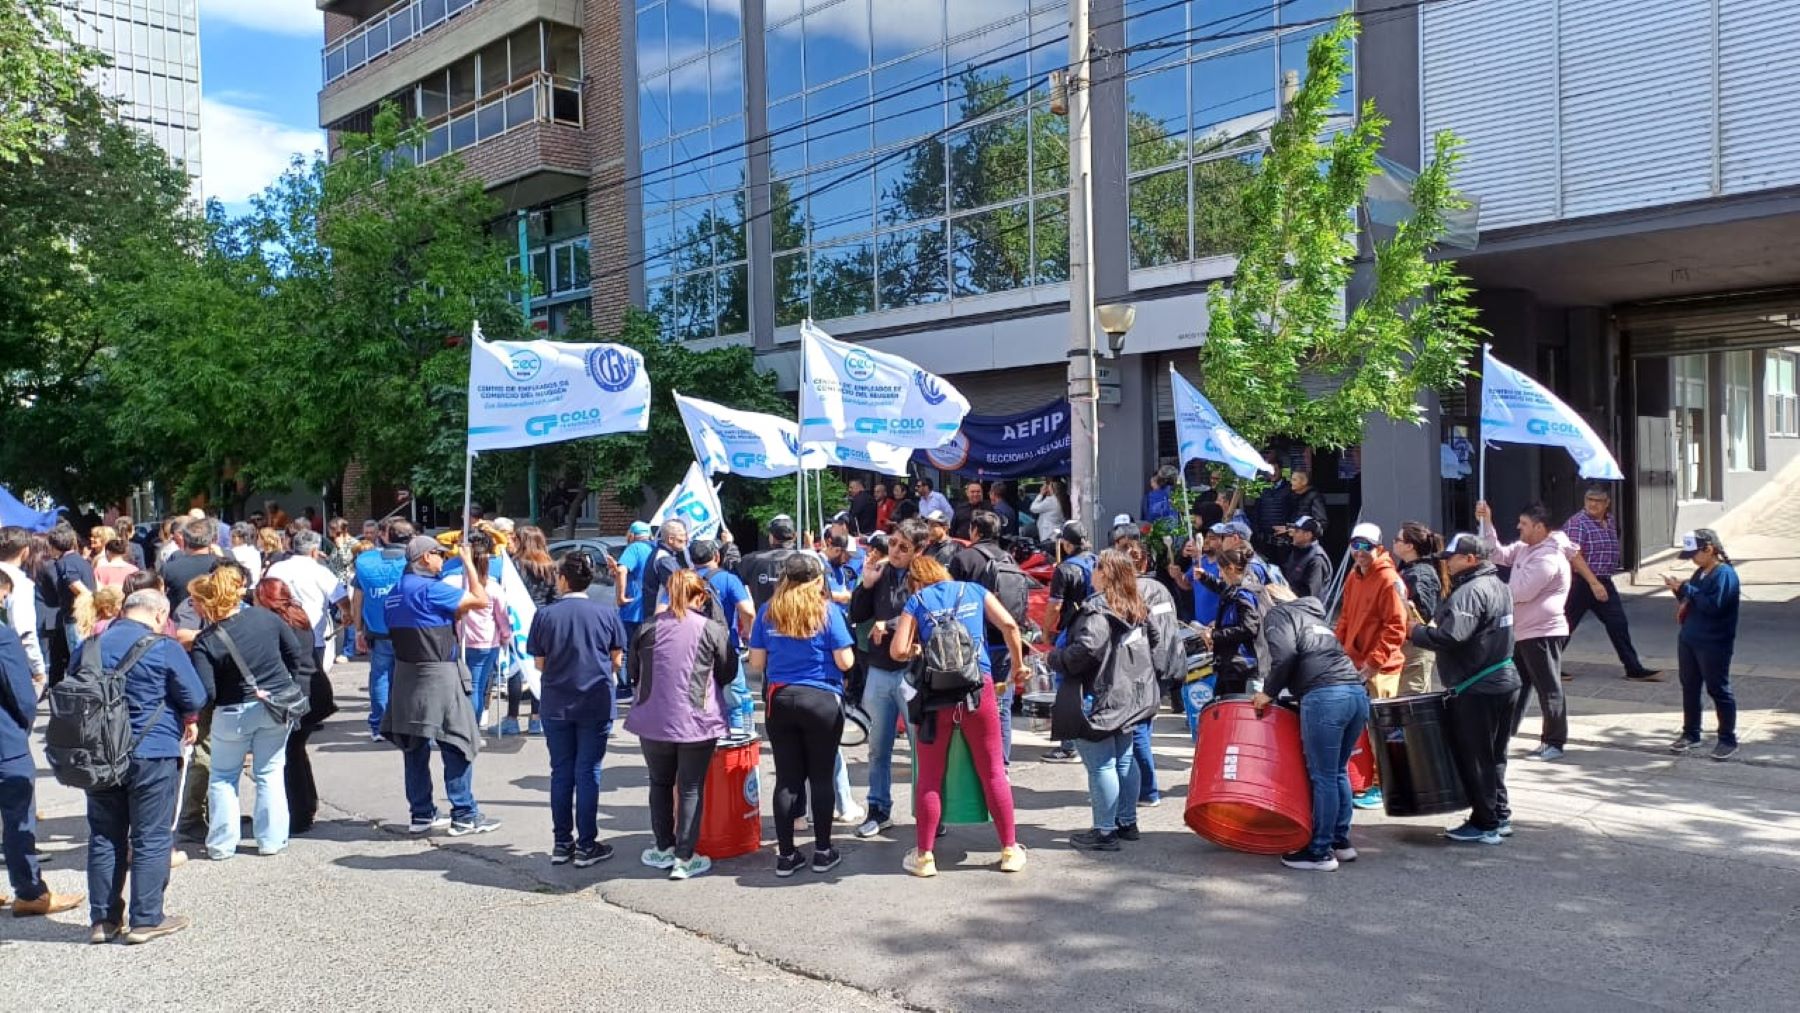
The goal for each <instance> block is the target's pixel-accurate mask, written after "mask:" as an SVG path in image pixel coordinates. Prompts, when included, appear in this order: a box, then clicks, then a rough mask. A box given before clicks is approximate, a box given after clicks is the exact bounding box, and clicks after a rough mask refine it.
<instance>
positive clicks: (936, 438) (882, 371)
mask: <svg viewBox="0 0 1800 1013" xmlns="http://www.w3.org/2000/svg"><path fill="white" fill-rule="evenodd" d="M800 356H801V359H802V369H803V374H802V375H803V376H804V378H805V379H804V382H802V383H801V385H800V438H801V439H802V440H805V441H807V442H809V443H811V442H815V441H816V442H820V443H835V442H837V441H839V440H844V439H851V440H855V441H857V445H858V446H860V445H861V442H862V441H866V440H871V439H873V440H878V441H880V442H882V443H886V444H888V445H890V446H894V447H924V448H927V449H929V448H931V447H936V446H941V445H943V444H945V443H948V442H949V441H950V440H951V439H953V438H954V437H955V436H956V431H957V430H958V429H960V428H962V420H963V416H964V415H967V414H968V413H969V402H968V399H967V398H965V397H963V396H962V394H961V392H959V391H958V390H957V389H956V388H955V387H952V386H951V385H950V384H949V383H948V382H947V381H945V380H944V378H943V377H940V376H937V375H936V374H933V373H928V372H926V371H925V370H923V369H920V368H919V367H918V366H916V365H914V364H913V363H911V362H908V361H907V360H905V359H902V358H901V357H899V356H898V355H890V354H888V353H886V352H877V351H872V350H870V349H867V348H863V347H861V346H859V345H852V344H848V343H846V342H842V341H838V340H837V339H836V338H833V337H832V336H831V335H829V334H826V333H825V332H824V331H821V330H819V329H818V328H817V327H814V326H813V324H812V321H810V320H808V321H806V322H804V323H802V324H801V325H800Z"/></svg>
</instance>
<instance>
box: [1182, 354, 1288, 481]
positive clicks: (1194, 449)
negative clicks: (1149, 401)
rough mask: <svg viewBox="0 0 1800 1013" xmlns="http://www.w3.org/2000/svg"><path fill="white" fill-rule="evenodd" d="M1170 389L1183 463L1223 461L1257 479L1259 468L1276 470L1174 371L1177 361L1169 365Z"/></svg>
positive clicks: (1240, 472) (1238, 472)
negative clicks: (1173, 400)
mask: <svg viewBox="0 0 1800 1013" xmlns="http://www.w3.org/2000/svg"><path fill="white" fill-rule="evenodd" d="M1169 389H1170V392H1171V393H1172V394H1174V398H1175V441H1176V443H1178V444H1179V445H1180V448H1181V449H1180V457H1181V463H1182V464H1183V465H1186V464H1187V463H1188V462H1189V461H1192V460H1194V459H1195V458H1199V459H1200V460H1203V461H1222V462H1224V463H1225V464H1226V465H1228V466H1229V467H1230V468H1231V470H1232V471H1233V472H1235V473H1236V474H1237V475H1238V477H1239V478H1255V477H1256V473H1257V472H1259V471H1270V472H1272V471H1274V470H1275V466H1274V465H1272V464H1270V463H1269V462H1267V461H1265V460H1263V456H1262V455H1261V454H1259V453H1257V451H1256V448H1255V447H1252V446H1251V445H1250V442H1249V441H1248V440H1246V439H1244V438H1243V437H1242V436H1239V435H1238V434H1237V431H1236V430H1234V429H1232V428H1231V427H1230V426H1228V425H1226V424H1225V420H1224V419H1222V418H1220V417H1219V410H1218V409H1217V408H1214V407H1213V406H1212V402H1211V401H1208V400H1207V399H1206V395H1204V394H1202V393H1200V391H1199V390H1198V389H1196V388H1195V387H1194V385H1193V384H1191V383H1189V382H1187V378H1186V377H1184V376H1182V375H1181V374H1180V373H1177V372H1175V365H1174V363H1170V364H1169Z"/></svg>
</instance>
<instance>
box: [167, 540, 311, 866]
mask: <svg viewBox="0 0 1800 1013" xmlns="http://www.w3.org/2000/svg"><path fill="white" fill-rule="evenodd" d="M188 594H189V596H190V597H192V599H193V601H194V606H195V607H196V608H197V609H199V611H200V615H201V616H202V618H204V619H205V620H206V622H207V627H206V629H205V630H203V631H202V632H201V633H200V636H199V638H198V639H196V640H195V641H194V647H193V654H192V657H193V662H194V670H195V671H196V672H198V673H199V675H200V681H201V682H202V683H204V684H205V686H206V688H207V691H208V695H209V696H211V698H212V699H213V701H214V706H213V720H212V770H211V773H210V774H209V776H208V780H207V785H206V801H207V813H208V819H207V826H206V854H207V856H208V857H209V858H212V859H213V860H214V861H224V860H226V859H229V858H231V857H233V856H234V855H236V854H237V849H238V838H239V825H238V779H239V778H240V777H241V776H242V774H243V770H244V758H245V757H246V756H249V757H251V758H252V759H253V763H252V767H251V777H252V780H253V781H254V782H255V784H256V810H255V814H254V817H253V822H252V827H253V829H254V831H255V834H256V850H257V852H258V853H259V854H262V855H279V854H281V853H282V852H283V851H284V850H286V849H287V845H288V829H289V820H288V804H287V787H286V785H285V784H284V782H283V768H284V767H285V766H286V753H285V749H286V746H287V739H288V731H289V723H288V721H287V719H286V717H285V716H283V717H280V718H278V717H276V716H275V715H274V714H273V713H272V712H271V711H270V709H269V702H270V700H271V698H272V695H273V694H276V693H281V692H284V691H286V690H288V689H289V687H291V686H293V685H294V684H295V683H296V680H295V677H294V673H296V672H307V671H310V667H311V665H312V644H311V642H310V641H302V640H301V638H300V635H299V634H298V633H297V632H296V631H295V630H294V629H293V628H292V627H291V626H289V625H288V624H287V623H284V622H282V620H281V618H280V617H279V616H277V615H276V614H275V613H273V612H270V611H269V610H268V609H260V608H245V607H244V571H243V568H242V567H239V566H235V565H230V564H227V565H224V566H220V567H219V568H218V569H216V570H214V571H212V572H211V573H208V574H205V575H203V576H200V577H196V578H195V579H194V580H192V581H190V582H189V583H188ZM300 688H301V689H302V690H304V689H305V688H306V686H305V684H304V683H302V684H300Z"/></svg>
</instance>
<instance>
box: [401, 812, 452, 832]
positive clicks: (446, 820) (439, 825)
mask: <svg viewBox="0 0 1800 1013" xmlns="http://www.w3.org/2000/svg"><path fill="white" fill-rule="evenodd" d="M449 825H450V817H448V816H431V817H428V818H426V819H419V818H417V817H414V818H413V821H412V822H411V823H410V824H408V825H407V827H406V832H407V833H409V834H428V833H431V832H432V831H433V830H442V829H444V828H445V827H447V826H449Z"/></svg>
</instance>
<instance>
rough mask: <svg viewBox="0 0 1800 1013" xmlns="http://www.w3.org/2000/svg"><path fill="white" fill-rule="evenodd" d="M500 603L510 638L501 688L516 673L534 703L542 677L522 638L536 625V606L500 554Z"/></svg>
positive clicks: (508, 559) (506, 558)
mask: <svg viewBox="0 0 1800 1013" xmlns="http://www.w3.org/2000/svg"><path fill="white" fill-rule="evenodd" d="M500 602H501V605H502V606H504V607H505V609H506V623H507V626H508V627H509V628H510V629H511V631H512V635H511V636H510V637H508V638H507V642H506V655H505V662H504V663H503V664H502V665H501V666H500V672H501V674H502V675H503V676H505V678H503V679H500V680H499V682H500V683H501V684H502V685H504V684H505V682H506V680H507V679H510V678H512V676H513V675H514V674H515V673H516V674H518V675H519V676H520V678H522V679H523V680H524V682H525V688H527V689H529V690H531V695H532V697H533V698H534V699H535V698H537V697H538V696H539V694H540V693H541V692H542V689H541V688H540V683H541V681H542V679H543V673H542V672H539V671H538V667H537V662H536V661H533V660H532V657H531V654H530V652H528V651H526V650H525V638H526V635H527V634H529V633H530V632H531V624H532V623H533V622H536V621H537V603H536V602H534V601H532V600H531V591H530V590H529V589H528V588H526V586H525V578H524V577H523V576H521V575H520V574H519V568H518V567H517V566H514V565H513V561H512V557H510V556H509V555H507V554H506V553H504V552H502V553H500ZM489 713H492V712H491V711H490V712H489Z"/></svg>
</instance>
